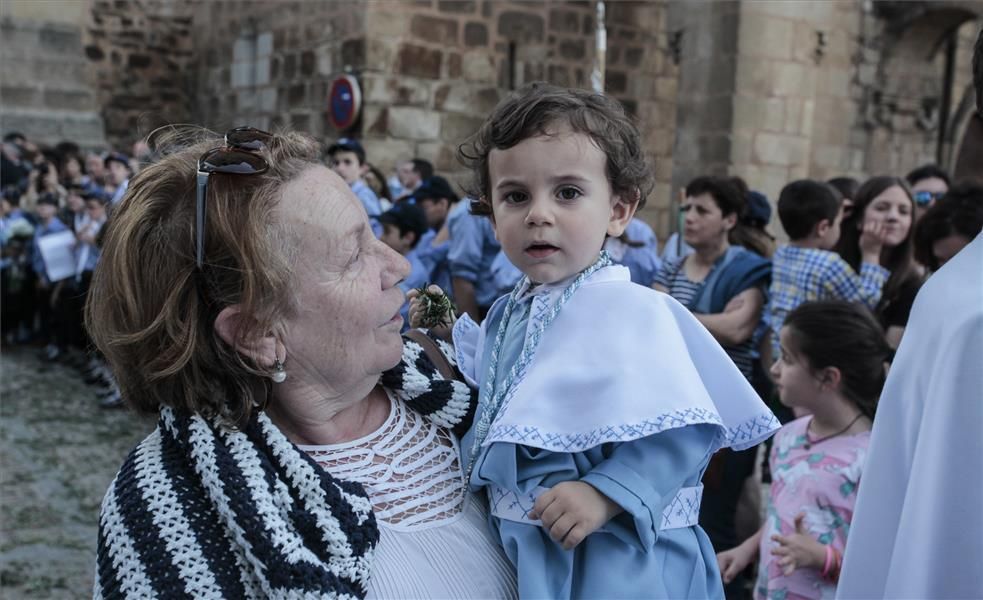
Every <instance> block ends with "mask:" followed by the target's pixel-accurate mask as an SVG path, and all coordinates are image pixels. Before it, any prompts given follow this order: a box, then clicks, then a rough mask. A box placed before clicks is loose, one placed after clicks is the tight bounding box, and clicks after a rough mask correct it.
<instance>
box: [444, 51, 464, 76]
mask: <svg viewBox="0 0 983 600" xmlns="http://www.w3.org/2000/svg"><path fill="white" fill-rule="evenodd" d="M460 77H461V55H460V54H458V53H457V52H450V53H448V54H447V78H448V79H460Z"/></svg>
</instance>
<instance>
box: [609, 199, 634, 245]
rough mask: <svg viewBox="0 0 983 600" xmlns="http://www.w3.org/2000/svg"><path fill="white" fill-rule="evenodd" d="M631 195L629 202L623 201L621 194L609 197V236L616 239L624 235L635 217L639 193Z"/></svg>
mask: <svg viewBox="0 0 983 600" xmlns="http://www.w3.org/2000/svg"><path fill="white" fill-rule="evenodd" d="M631 195H632V197H631V198H630V199H629V200H625V199H624V196H622V195H621V194H615V195H614V196H612V197H611V218H610V220H609V221H608V235H609V236H611V237H618V236H619V235H621V234H622V233H624V232H625V228H626V227H628V223H630V222H631V220H632V218H633V217H634V216H635V211H636V210H637V209H638V200H639V196H640V195H641V193H640V192H639V191H638V190H635V191H634V192H632V194H631Z"/></svg>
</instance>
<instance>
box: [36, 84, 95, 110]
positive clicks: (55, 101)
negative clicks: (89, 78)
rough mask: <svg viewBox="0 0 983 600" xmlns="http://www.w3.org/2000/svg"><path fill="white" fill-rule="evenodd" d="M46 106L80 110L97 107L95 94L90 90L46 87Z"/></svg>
mask: <svg viewBox="0 0 983 600" xmlns="http://www.w3.org/2000/svg"><path fill="white" fill-rule="evenodd" d="M44 106H45V107H47V108H54V109H65V110H79V109H83V108H85V109H94V108H96V102H95V96H94V95H93V93H92V92H91V91H89V90H85V89H82V90H64V89H51V88H45V90H44Z"/></svg>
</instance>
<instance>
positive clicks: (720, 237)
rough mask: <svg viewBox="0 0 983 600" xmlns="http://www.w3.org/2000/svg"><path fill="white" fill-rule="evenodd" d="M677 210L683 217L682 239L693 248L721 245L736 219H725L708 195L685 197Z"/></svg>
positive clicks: (729, 217)
mask: <svg viewBox="0 0 983 600" xmlns="http://www.w3.org/2000/svg"><path fill="white" fill-rule="evenodd" d="M679 210H680V211H681V212H682V213H683V214H684V215H685V217H684V221H683V239H684V240H685V241H686V243H687V244H689V245H690V246H692V247H694V248H701V247H704V246H707V245H713V246H716V245H719V244H721V243H723V241H724V240H725V239H727V232H728V231H730V230H731V229H732V228H733V227H734V224H735V222H736V219H737V217H736V215H727V216H726V217H725V216H724V215H723V211H721V210H720V207H719V206H717V201H716V200H714V199H713V196H711V195H710V194H709V193H705V194H700V195H699V196H687V197H686V200H685V201H684V202H683V204H682V206H680V207H679Z"/></svg>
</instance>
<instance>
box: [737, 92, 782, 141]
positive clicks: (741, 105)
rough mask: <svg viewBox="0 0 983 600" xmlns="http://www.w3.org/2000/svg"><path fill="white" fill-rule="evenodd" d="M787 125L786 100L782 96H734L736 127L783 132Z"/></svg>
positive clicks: (741, 129)
mask: <svg viewBox="0 0 983 600" xmlns="http://www.w3.org/2000/svg"><path fill="white" fill-rule="evenodd" d="M784 126H785V102H784V101H783V100H782V99H780V98H762V97H755V96H746V95H739V96H735V97H734V129H735V130H740V131H772V132H775V133H781V132H782V131H784Z"/></svg>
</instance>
